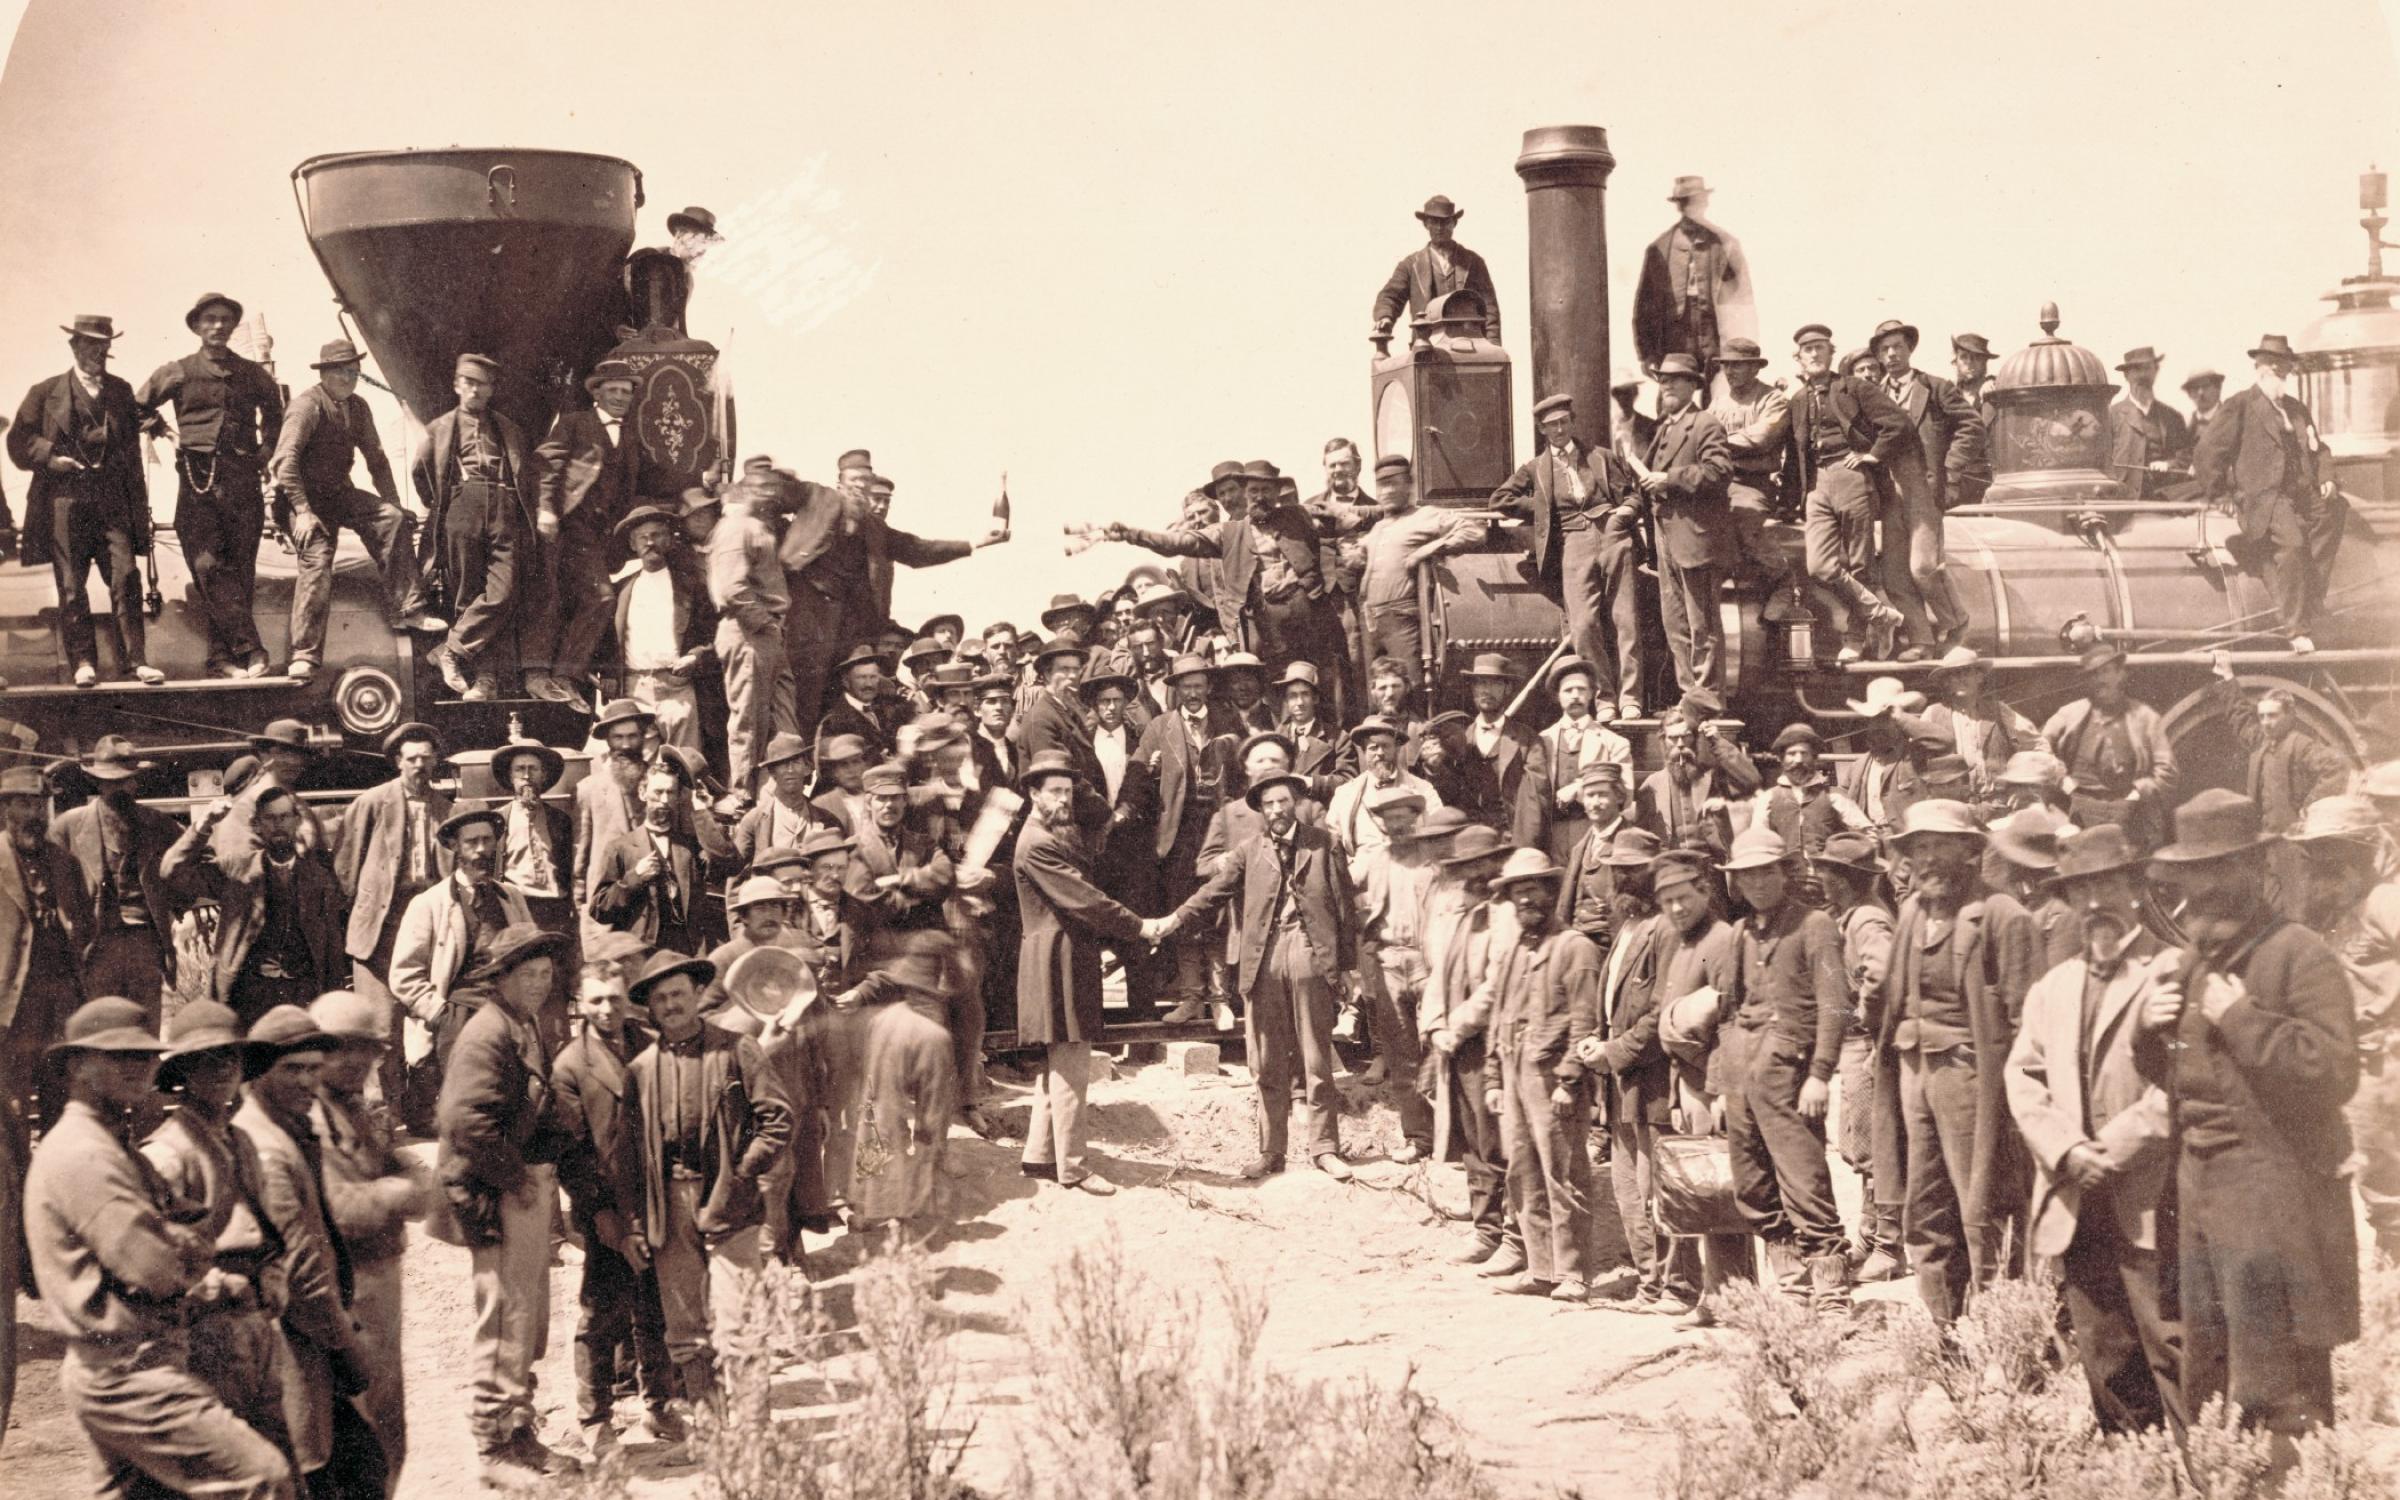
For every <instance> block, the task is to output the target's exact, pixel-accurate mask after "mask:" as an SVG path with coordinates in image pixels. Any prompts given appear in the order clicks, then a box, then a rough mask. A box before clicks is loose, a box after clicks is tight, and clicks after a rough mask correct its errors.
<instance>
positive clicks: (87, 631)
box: [0, 314, 188, 687]
mask: <svg viewBox="0 0 2400 1500" xmlns="http://www.w3.org/2000/svg"><path fill="white" fill-rule="evenodd" d="M61 331H62V332H64V333H65V334H66V335H67V348H68V349H69V351H71V352H72V354H73V355H74V362H73V363H72V364H70V365H69V366H68V367H67V370H66V373H65V374H63V375H57V376H53V377H52V378H50V379H48V380H45V381H42V382H40V383H39V384H37V385H35V386H34V387H33V388H32V389H31V390H29V391H27V392H26V393H25V400H24V403H23V404H22V405H20V406H19V407H18V408H17V419H16V421H15V423H13V424H12V425H11V426H10V427H9V429H8V456H9V460H10V462H12V463H14V464H15V465H16V466H17V467H18V468H20V469H26V470H29V471H31V473H32V474H33V483H32V484H31V485H29V486H27V488H26V491H25V530H24V532H23V534H22V536H21V537H20V536H19V535H18V534H17V532H16V529H15V527H14V526H13V525H10V524H8V521H7V508H6V506H5V505H4V504H0V551H5V550H7V545H6V544H12V543H13V544H15V545H16V549H17V552H18V561H20V562H22V563H24V564H25V565H26V566H27V567H29V568H38V567H40V566H41V565H42V564H44V563H48V564H49V565H50V576H51V582H52V583H53V584H54V585H55V586H56V587H57V589H58V648H59V655H60V658H61V660H62V661H63V663H64V665H65V666H66V668H67V670H68V671H69V672H70V673H72V674H73V677H74V681H75V685H76V686H78V687H90V686H91V685H93V684H94V683H96V682H98V681H99V680H100V668H99V657H98V644H97V637H96V636H95V635H94V634H93V631H92V602H91V595H90V593H89V592H88V591H87V585H88V583H89V581H90V577H91V570H92V568H93V566H94V565H95V564H97V565H98V566H99V568H100V571H101V577H102V580H103V581H104V582H105V583H107V585H108V600H109V608H110V610H111V612H112V613H113V614H114V615H115V616H116V621H117V638H118V642H119V644H120V645H121V646H122V647H123V649H124V652H125V670H126V671H127V672H128V673H130V674H131V675H132V676H133V678H134V680H135V681H137V682H141V683H144V684H147V685H151V686H156V685H157V684H159V683H161V682H164V681H166V680H167V674H166V673H164V672H161V671H160V670H158V668H156V667H153V666H151V665H150V660H149V656H148V650H149V647H148V638H147V633H146V632H147V629H148V621H147V620H146V619H145V618H144V616H143V612H142V579H141V573H140V571H139V570H138V569H137V567H136V566H135V560H136V559H137V558H140V557H141V556H143V555H145V554H146V553H148V552H149V550H150V487H149V481H148V480H147V479H146V478H144V476H143V473H142V454H141V447H140V440H139V437H138V434H139V433H140V431H141V423H142V417H141V413H140V412H139V411H138V410H136V409H135V406H134V399H133V387H132V386H130V385H128V384H127V383H126V382H125V381H124V380H123V379H121V378H120V377H118V376H115V375H111V374H110V373H108V354H109V346H110V345H111V344H113V343H114V342H115V341H116V340H117V339H118V338H119V337H121V335H120V334H119V333H118V332H117V328H116V324H115V323H114V322H113V321H112V320H111V319H108V318H104V317H99V316H97V315H93V314H86V315H84V316H82V317H78V318H77V319H75V321H74V323H73V324H72V325H68V326H63V327H62V329H61ZM187 545H188V544H187Z"/></svg>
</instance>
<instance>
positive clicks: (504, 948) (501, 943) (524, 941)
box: [467, 922, 571, 984]
mask: <svg viewBox="0 0 2400 1500" xmlns="http://www.w3.org/2000/svg"><path fill="white" fill-rule="evenodd" d="M570 941H571V940H570V939H569V937H568V935H567V934H566V933H563V932H544V931H543V930H542V929H541V928H539V927H536V926H534V925H533V924H532V923H530V922H519V923H517V924H516V925H514V926H512V927H505V928H502V929H501V932H500V936H499V937H497V938H495V939H493V940H492V951H491V952H489V953H487V954H485V955H484V956H483V958H482V960H481V961H480V962H479V963H477V964H476V965H475V970H474V972H473V973H471V974H469V975H468V976H467V982H468V983H470V984H489V983H491V982H493V981H494V980H498V979H505V978H507V977H508V976H509V975H510V974H513V973H515V972H516V971H517V970H518V969H520V968H522V967H524V966H525V965H526V964H527V963H530V962H531V961H532V960H534V959H537V958H556V957H558V956H559V955H560V954H562V953H565V952H566V951H567V948H568V945H569V943H570Z"/></svg>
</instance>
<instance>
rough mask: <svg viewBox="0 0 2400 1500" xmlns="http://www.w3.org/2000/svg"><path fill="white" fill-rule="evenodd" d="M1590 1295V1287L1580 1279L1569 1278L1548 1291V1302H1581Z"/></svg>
mask: <svg viewBox="0 0 2400 1500" xmlns="http://www.w3.org/2000/svg"><path fill="white" fill-rule="evenodd" d="M1591 1294H1592V1289H1591V1287H1590V1286H1589V1285H1587V1284H1586V1283H1585V1282H1584V1281H1583V1280H1582V1278H1580V1277H1575V1276H1569V1277H1567V1278H1565V1279H1564V1280H1562V1281H1560V1282H1559V1284H1558V1285H1556V1286H1554V1287H1552V1288H1551V1289H1550V1300H1551V1301H1553V1302H1581V1301H1583V1300H1584V1299H1586V1298H1587V1297H1589V1296H1591Z"/></svg>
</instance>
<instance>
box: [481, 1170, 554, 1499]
mask: <svg viewBox="0 0 2400 1500" xmlns="http://www.w3.org/2000/svg"><path fill="white" fill-rule="evenodd" d="M557 1202H558V1169H557V1168H555V1167H550V1166H530V1167H527V1168H526V1169H525V1180H524V1181H523V1182H521V1183H519V1184H517V1190H516V1191H515V1192H513V1193H510V1194H508V1195H507V1196H505V1197H503V1198H502V1199H501V1200H500V1242H499V1243H498V1244H496V1245H484V1246H480V1247H478V1248H477V1249H475V1250H473V1251H472V1252H470V1253H471V1254H472V1255H473V1257H474V1262H475V1373H474V1380H473V1394H472V1396H471V1397H470V1399H469V1402H468V1407H467V1426H468V1428H469V1430H471V1431H472V1432H473V1433H474V1434H475V1443H476V1446H477V1447H478V1448H479V1449H481V1450H483V1451H486V1452H488V1451H490V1450H491V1449H493V1448H496V1447H498V1446H499V1445H500V1444H502V1443H504V1442H506V1441H508V1436H509V1434H510V1433H512V1432H515V1431H516V1430H517V1429H518V1428H520V1427H522V1428H525V1429H527V1430H528V1431H530V1430H533V1429H534V1428H535V1426H536V1418H535V1416H534V1410H533V1386H534V1374H533V1366H534V1363H535V1361H537V1360H539V1359H540V1358H541V1357H542V1356H543V1355H544V1354H546V1353H548V1352H549V1348H550V1220H551V1217H552V1215H553V1213H554V1211H555V1209H556V1205H557Z"/></svg>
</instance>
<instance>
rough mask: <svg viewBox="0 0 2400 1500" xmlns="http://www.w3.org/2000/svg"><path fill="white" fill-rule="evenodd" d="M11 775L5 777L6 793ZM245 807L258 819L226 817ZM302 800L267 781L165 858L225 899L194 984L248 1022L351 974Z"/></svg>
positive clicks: (172, 877)
mask: <svg viewBox="0 0 2400 1500" xmlns="http://www.w3.org/2000/svg"><path fill="white" fill-rule="evenodd" d="M4 791H5V782H0V792H4ZM237 810H239V811H240V812H242V813H244V814H246V815H247V824H248V826H247V827H246V828H245V827H242V826H240V825H239V824H238V823H237V824H236V825H234V826H232V827H231V828H229V829H228V835H229V837H228V840H227V842H226V844H225V846H223V847H220V846H219V844H218V843H217V841H216V839H215V837H214V835H215V834H216V831H217V828H218V825H219V824H221V823H224V822H225V821H226V819H227V817H228V815H229V814H233V813H235V812H236V811H237ZM302 814H303V809H302V806H301V803H300V799H299V798H298V797H297V796H295V795H294V794H293V793H292V792H291V791H289V790H287V789H286V788H284V787H281V786H277V785H274V784H272V783H269V784H267V785H266V786H264V787H263V789H254V790H253V791H252V792H249V793H245V794H243V795H241V796H238V797H219V798H218V799H217V800H216V801H215V802H213V803H211V804H209V806H208V807H207V808H206V809H205V810H203V811H202V813H201V814H200V817H199V818H198V819H197V820H196V821H195V822H194V823H193V824H192V826H191V827H190V828H189V829H188V830H186V831H185V833H184V835H183V837H182V838H180V839H177V840H176V841H175V844H174V846H173V847H172V848H170V849H168V850H167V852H166V853H165V854H164V855H163V856H161V857H160V860H159V867H158V876H159V880H160V882H161V883H162V884H164V885H165V886H166V887H167V888H168V889H169V890H170V891H172V892H174V893H175V894H176V895H177V896H178V897H179V898H180V899H181V900H183V901H185V902H187V903H188V902H193V901H199V900H203V899H206V900H213V901H215V902H216V903H217V907H218V918H217V941H216V946H215V950H214V952H213V953H212V955H211V963H210V971H209V974H208V976H207V978H206V979H205V981H204V982H200V983H191V982H186V983H184V984H183V985H182V988H183V989H184V991H185V993H187V994H204V995H206V996H208V997H209V998H211V999H214V1000H218V1001H221V1002H222V1003H224V1004H226V1005H230V1006H232V1007H233V1011H234V1014H236V1015H238V1016H242V1017H243V1018H245V1023H247V1022H249V1021H250V1020H254V1019H255V1018H256V1017H258V1016H261V1015H264V1014H265V1013H266V1012H267V1011H269V1010H270V1009H272V1008H274V1007H275V1006H277V1005H305V1004H307V1003H308V1002H309V1001H311V1000H314V999H316V998H317V996H319V995H322V994H324V993H325V992H326V991H327V990H337V989H340V988H342V987H343V985H344V984H345V983H346V982H347V981H348V979H349V976H350V955H349V953H348V952H347V951H346V949H347V939H346V937H345V933H346V931H347V929H348V926H349V918H348V916H347V914H346V913H345V912H344V911H343V905H344V901H343V897H342V889H341V886H340V884H339V883H338V882H337V881H336V880H335V879H334V876H333V871H332V870H330V869H329V868H327V866H326V863H325V861H323V860H321V859H310V858H307V857H305V856H303V855H302V853H301V851H300V822H301V817H302Z"/></svg>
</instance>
